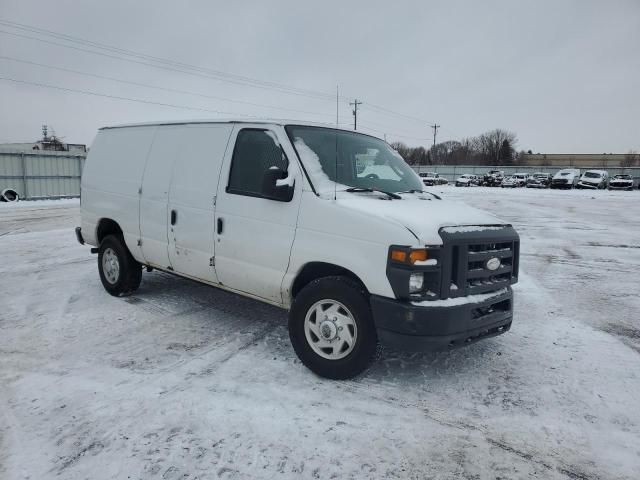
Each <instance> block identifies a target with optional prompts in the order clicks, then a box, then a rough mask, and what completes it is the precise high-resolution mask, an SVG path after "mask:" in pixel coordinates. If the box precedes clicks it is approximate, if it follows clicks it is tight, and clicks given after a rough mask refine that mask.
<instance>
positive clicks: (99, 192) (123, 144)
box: [81, 126, 157, 262]
mask: <svg viewBox="0 0 640 480" xmlns="http://www.w3.org/2000/svg"><path fill="white" fill-rule="evenodd" d="M156 129H157V127H156V126H149V127H135V128H115V129H104V130H100V131H99V132H98V135H97V137H96V139H95V141H94V142H93V145H92V146H91V149H90V151H89V155H88V157H87V161H86V165H85V168H84V171H83V174H82V209H81V210H82V232H83V234H84V235H85V237H84V238H85V240H86V241H87V243H89V244H90V245H94V246H96V245H97V238H96V228H97V226H98V222H99V221H100V219H102V218H111V219H112V220H114V221H116V222H117V223H118V225H120V228H121V229H122V232H123V234H124V240H125V242H126V244H127V247H128V248H129V250H130V251H131V254H132V255H133V256H134V258H135V259H136V260H138V261H141V262H142V261H144V258H143V256H142V251H141V249H140V247H139V246H138V239H139V237H140V228H139V223H138V208H139V195H138V189H139V188H140V186H141V184H142V173H143V171H144V166H145V162H146V158H147V155H148V154H149V150H150V148H151V143H152V141H153V136H154V134H155V131H156Z"/></svg>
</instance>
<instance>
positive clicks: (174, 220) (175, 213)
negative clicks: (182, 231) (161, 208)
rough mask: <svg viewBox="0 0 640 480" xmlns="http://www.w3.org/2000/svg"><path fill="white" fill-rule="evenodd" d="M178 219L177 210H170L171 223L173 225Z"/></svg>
mask: <svg viewBox="0 0 640 480" xmlns="http://www.w3.org/2000/svg"><path fill="white" fill-rule="evenodd" d="M177 221H178V212H176V211H175V210H171V225H175V224H176V222H177Z"/></svg>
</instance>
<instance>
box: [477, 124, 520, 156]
mask: <svg viewBox="0 0 640 480" xmlns="http://www.w3.org/2000/svg"><path fill="white" fill-rule="evenodd" d="M505 141H506V144H505ZM517 142H518V137H517V135H516V134H515V133H513V132H510V131H508V130H502V129H500V128H496V129H495V130H491V131H490V132H486V133H483V134H482V135H480V136H479V137H478V150H479V153H480V154H481V155H482V157H483V160H484V162H486V163H487V164H489V165H491V164H493V165H500V164H502V162H503V161H504V160H505V159H506V158H512V157H513V148H514V147H515V145H516V144H517ZM503 146H504V147H506V146H508V147H509V149H510V151H509V152H505V154H503V156H502V158H501V153H500V152H501V150H502V148H503Z"/></svg>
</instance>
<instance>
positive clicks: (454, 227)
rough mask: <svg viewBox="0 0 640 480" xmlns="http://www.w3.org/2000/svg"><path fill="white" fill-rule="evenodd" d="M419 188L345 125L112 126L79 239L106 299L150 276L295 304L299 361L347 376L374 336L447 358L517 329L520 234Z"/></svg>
mask: <svg viewBox="0 0 640 480" xmlns="http://www.w3.org/2000/svg"><path fill="white" fill-rule="evenodd" d="M336 155H337V156H338V157H339V158H340V163H337V162H336ZM336 166H338V167H339V168H336ZM367 172H369V173H367ZM422 188H423V184H422V181H421V179H420V177H419V176H418V175H417V174H416V173H415V172H414V171H413V170H412V169H411V168H410V167H409V166H408V165H407V164H406V163H405V162H404V161H403V159H402V157H400V156H399V155H398V154H397V153H396V152H395V151H394V150H392V149H391V147H390V146H389V145H387V144H386V143H385V142H384V141H382V140H380V139H378V138H375V137H371V136H368V135H365V134H362V133H358V132H353V131H349V130H341V129H335V128H331V127H326V126H318V125H314V124H307V123H302V122H300V123H283V122H279V121H273V122H269V121H264V122H246V121H242V120H238V121H231V122H215V121H202V122H185V121H178V122H175V123H171V122H169V123H143V124H135V125H125V126H117V127H106V128H102V129H100V130H99V131H98V135H97V137H96V139H95V141H94V143H93V145H92V148H91V150H90V152H89V155H88V157H87V160H86V164H85V167H84V171H83V174H82V181H81V198H82V201H81V226H80V227H77V228H76V237H77V239H78V241H79V242H80V243H81V244H85V243H86V244H88V245H91V246H92V247H93V248H92V249H91V252H92V253H97V254H98V273H99V276H100V280H101V283H102V285H103V287H104V289H105V290H106V291H107V292H108V293H109V294H111V295H114V296H121V295H130V294H132V293H133V292H135V290H136V289H137V288H138V287H139V285H140V282H141V279H142V272H143V268H145V269H146V270H147V271H149V270H151V269H157V270H161V271H164V272H167V273H171V274H175V275H178V276H181V277H185V278H189V279H191V280H195V281H196V282H200V283H204V284H208V285H212V286H215V287H218V288H221V289H224V290H228V291H230V292H233V293H236V294H239V295H244V296H247V297H250V298H252V299H255V300H259V301H262V302H266V303H269V304H272V305H275V306H277V307H281V308H284V309H288V310H289V336H290V339H291V343H292V345H293V348H294V350H295V352H296V354H297V355H298V357H299V358H300V360H301V361H302V362H303V363H304V364H305V365H306V366H307V367H308V368H310V369H311V370H312V371H314V372H315V373H317V374H318V375H321V376H324V377H328V378H349V377H353V376H354V375H357V374H358V373H360V372H362V371H363V370H364V369H365V368H366V367H367V365H368V364H369V362H370V359H371V358H372V357H373V356H374V354H375V352H376V349H377V345H378V342H380V343H382V344H389V345H392V346H394V347H395V348H410V349H412V350H415V349H420V350H422V349H427V350H428V349H431V350H433V349H449V348H452V347H457V346H462V345H468V344H470V343H473V342H475V341H477V340H480V339H483V338H488V337H492V336H495V335H500V334H502V333H504V332H506V331H508V330H509V329H510V327H511V322H512V318H513V293H512V290H511V285H512V284H513V283H515V282H516V281H517V279H518V263H519V262H518V252H519V237H518V234H517V233H516V231H515V230H514V229H513V228H512V226H511V225H509V224H507V223H505V222H503V221H501V220H499V219H498V218H496V217H495V216H493V215H490V214H488V213H485V212H482V211H480V210H477V209H474V208H472V207H469V206H466V205H464V206H463V205H458V204H457V203H455V202H448V201H446V200H442V199H440V197H438V196H437V195H435V194H431V193H428V192H424V191H422ZM458 247H460V248H458ZM454 265H455V269H454V268H453V266H454ZM254 313H255V312H250V311H247V315H248V316H251V315H253V314H254Z"/></svg>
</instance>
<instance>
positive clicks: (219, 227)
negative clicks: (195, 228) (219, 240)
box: [218, 218, 224, 235]
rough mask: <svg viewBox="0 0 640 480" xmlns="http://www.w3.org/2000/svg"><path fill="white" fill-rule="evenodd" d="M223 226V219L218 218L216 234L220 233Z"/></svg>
mask: <svg viewBox="0 0 640 480" xmlns="http://www.w3.org/2000/svg"><path fill="white" fill-rule="evenodd" d="M223 227H224V220H222V219H221V218H218V235H221V234H222V229H223Z"/></svg>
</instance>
